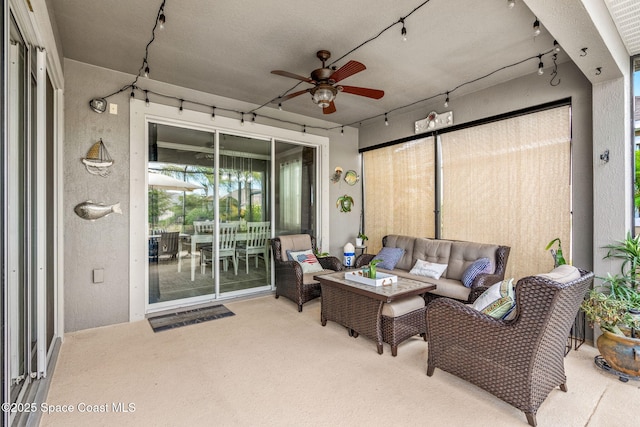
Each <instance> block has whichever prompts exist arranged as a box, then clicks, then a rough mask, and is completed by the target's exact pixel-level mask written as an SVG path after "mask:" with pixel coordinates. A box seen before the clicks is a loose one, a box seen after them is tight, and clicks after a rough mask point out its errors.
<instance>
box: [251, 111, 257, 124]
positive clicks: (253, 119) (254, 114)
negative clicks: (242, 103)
mask: <svg viewBox="0 0 640 427" xmlns="http://www.w3.org/2000/svg"><path fill="white" fill-rule="evenodd" d="M256 116H257V114H256V113H253V117H251V123H255V122H256Z"/></svg>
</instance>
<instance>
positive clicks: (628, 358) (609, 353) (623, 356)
mask: <svg viewBox="0 0 640 427" xmlns="http://www.w3.org/2000/svg"><path fill="white" fill-rule="evenodd" d="M625 333H626V331H625ZM597 344H598V350H600V354H601V355H602V357H603V358H604V360H606V361H607V363H608V364H609V366H611V367H612V368H613V369H615V370H616V371H619V372H622V373H625V374H627V375H631V376H634V377H637V376H640V338H631V337H629V336H624V337H623V336H621V335H616V334H614V333H611V332H609V331H605V330H603V331H602V335H600V336H599V337H598V343H597Z"/></svg>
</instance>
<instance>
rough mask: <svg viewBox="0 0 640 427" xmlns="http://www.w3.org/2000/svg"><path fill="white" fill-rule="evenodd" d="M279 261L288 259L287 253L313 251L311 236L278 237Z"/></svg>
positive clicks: (289, 235)
mask: <svg viewBox="0 0 640 427" xmlns="http://www.w3.org/2000/svg"><path fill="white" fill-rule="evenodd" d="M279 239H280V259H282V260H285V259H288V257H287V251H304V250H306V249H313V247H312V246H311V236H309V235H308V234H288V235H284V236H280V237H279Z"/></svg>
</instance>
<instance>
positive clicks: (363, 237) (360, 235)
mask: <svg viewBox="0 0 640 427" xmlns="http://www.w3.org/2000/svg"><path fill="white" fill-rule="evenodd" d="M368 239H369V238H368V237H367V235H366V234H364V233H363V232H362V231H361V232H359V233H358V237H356V246H362V245H364V242H366V241H367V240H368Z"/></svg>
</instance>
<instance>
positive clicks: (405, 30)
mask: <svg viewBox="0 0 640 427" xmlns="http://www.w3.org/2000/svg"><path fill="white" fill-rule="evenodd" d="M400 22H401V23H402V29H401V30H400V35H401V36H402V41H403V42H406V41H407V27H405V26H404V18H400Z"/></svg>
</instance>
